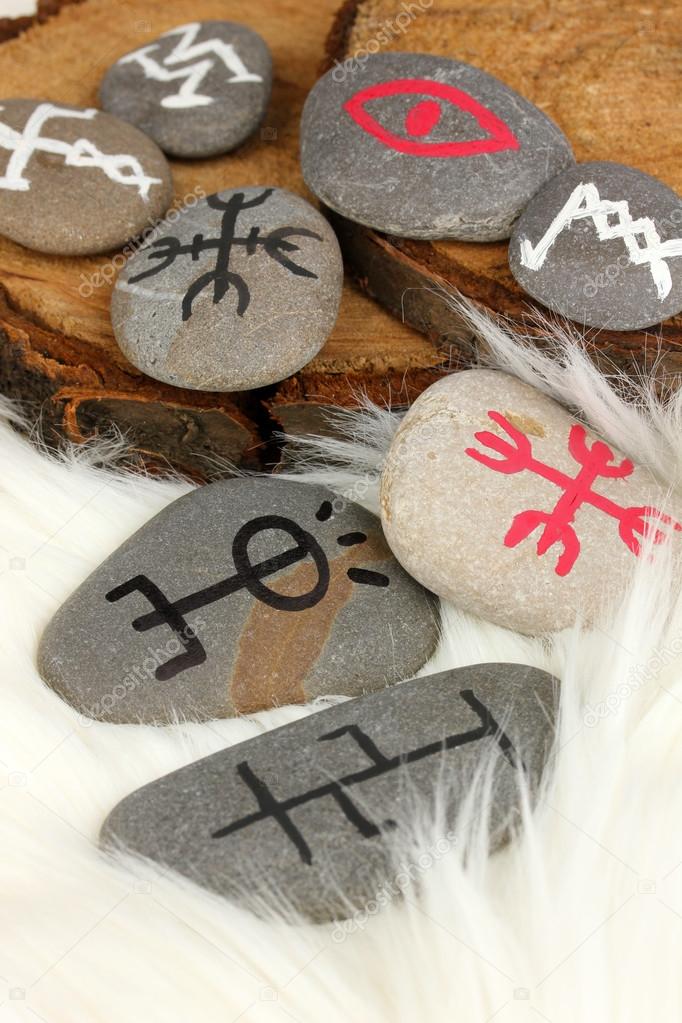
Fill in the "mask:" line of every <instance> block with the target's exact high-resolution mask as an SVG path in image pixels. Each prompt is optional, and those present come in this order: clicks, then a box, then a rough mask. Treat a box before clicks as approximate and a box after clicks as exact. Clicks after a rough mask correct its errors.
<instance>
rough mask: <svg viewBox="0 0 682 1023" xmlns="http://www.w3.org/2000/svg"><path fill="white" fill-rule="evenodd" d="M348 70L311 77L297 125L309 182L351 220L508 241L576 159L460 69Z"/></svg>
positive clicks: (419, 62)
mask: <svg viewBox="0 0 682 1023" xmlns="http://www.w3.org/2000/svg"><path fill="white" fill-rule="evenodd" d="M353 66H356V65H350V64H349V66H348V67H346V66H345V65H340V64H337V65H336V67H335V68H334V69H333V70H331V71H329V72H328V73H327V74H326V75H325V76H324V77H323V78H321V79H320V81H319V82H317V84H316V85H315V86H314V88H313V89H312V91H311V92H310V95H309V96H308V98H307V100H306V103H305V107H304V109H303V117H302V122H301V163H302V167H303V176H304V178H305V180H306V183H307V184H308V186H309V187H310V188H311V189H312V191H313V192H315V194H316V195H317V196H319V198H320V199H321V200H322V201H323V202H324V203H326V205H327V206H329V207H331V208H332V209H334V210H336V211H337V212H338V213H341V214H342V215H343V216H344V217H348V219H350V220H354V221H357V222H358V223H360V224H366V225H367V226H368V227H373V228H376V229H377V230H379V231H384V232H386V233H388V234H395V235H400V236H404V237H407V238H459V239H462V240H464V241H480V242H488V241H495V240H496V239H500V238H508V237H509V235H510V233H511V227H512V224H513V222H514V220H515V219H516V217H518V215H519V213H520V212H521V210H522V209H523V208H524V206H525V205H526V203H527V202H528V200H529V199H530V198H531V196H532V195H534V194H535V192H537V190H538V189H539V188H540V187H541V186H542V185H543V184H544V183H545V182H546V181H548V180H549V179H550V178H551V177H552V176H553V175H554V174H557V173H558V172H559V171H560V170H562V169H563V168H564V167H566V166H567V165H568V164H570V163H572V162H573V155H572V153H571V148H570V145H569V143H568V140H567V139H566V137H565V135H564V134H563V133H562V132H561V131H560V129H559V128H558V127H557V125H556V124H554V122H553V121H551V120H550V119H549V118H548V117H547V116H546V115H545V114H543V113H542V112H541V111H540V110H538V108H537V107H535V106H534V105H533V104H532V103H530V102H529V101H528V100H527V99H524V98H523V97H522V96H519V95H518V93H516V92H514V91H513V90H512V89H509V88H507V86H506V85H504V84H503V83H502V82H500V81H499V80H498V79H497V78H493V77H492V75H489V74H486V73H485V72H484V71H480V70H479V69H478V68H475V67H471V66H470V65H469V64H463V63H460V62H458V61H453V60H448V59H447V58H445V57H435V56H428V55H425V54H417V53H381V54H376V55H375V56H373V57H371V58H370V59H369V60H367V61H366V62H365V63H364V64H363V66H362V70H355V71H353Z"/></svg>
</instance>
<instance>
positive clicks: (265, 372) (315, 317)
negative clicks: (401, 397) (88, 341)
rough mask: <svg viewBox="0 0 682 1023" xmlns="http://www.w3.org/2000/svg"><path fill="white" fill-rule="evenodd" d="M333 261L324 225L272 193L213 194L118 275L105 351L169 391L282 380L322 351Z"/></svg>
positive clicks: (293, 198) (291, 199) (333, 302)
mask: <svg viewBox="0 0 682 1023" xmlns="http://www.w3.org/2000/svg"><path fill="white" fill-rule="evenodd" d="M342 285H343V262H342V259H341V252H340V250H339V244H338V242H337V240H336V235H335V234H334V232H333V231H332V229H331V227H330V226H329V224H328V223H327V221H326V220H325V219H324V217H323V216H322V215H321V214H320V213H319V212H318V211H317V210H316V209H315V208H314V207H313V206H311V205H310V203H308V202H306V201H305V199H302V198H301V197H300V196H298V195H293V194H292V193H291V192H286V191H284V190H283V189H281V188H241V189H238V190H236V189H235V190H232V191H225V192H219V193H217V194H216V195H210V196H208V197H207V198H206V199H202V200H200V201H198V202H196V204H195V205H193V206H187V207H185V208H184V209H183V210H182V211H181V212H180V213H179V214H178V215H177V216H175V217H174V218H172V219H171V218H169V219H168V220H166V221H164V222H163V224H161V225H160V226H159V228H158V229H157V230H156V232H155V233H154V234H153V236H152V237H150V238H149V239H148V240H147V242H146V243H145V245H144V246H143V247H142V248H141V249H140V250H139V251H138V252H136V253H135V255H134V256H133V257H132V258H131V259H130V260H129V262H128V263H127V264H126V266H125V267H124V268H123V270H122V271H121V273H120V274H119V277H118V280H117V281H116V285H115V287H114V292H113V295H112V300H111V319H112V323H113V327H114V333H115V335H116V340H117V341H118V343H119V345H120V347H121V349H122V351H123V352H124V354H125V355H126V356H127V357H128V358H129V359H130V361H131V362H132V363H133V364H134V365H135V366H137V368H138V369H141V370H142V372H143V373H147V374H148V375H149V376H152V377H155V378H156V379H157V380H163V381H164V383H167V384H174V385H175V386H176V387H189V388H194V389H197V390H202V391H242V390H250V389H252V388H255V387H264V386H265V385H267V384H272V383H275V382H276V381H278V380H283V379H284V378H285V377H287V376H289V375H290V374H292V373H296V372H297V371H298V370H299V369H301V368H302V367H303V366H305V365H306V363H308V362H310V360H311V359H312V358H313V357H314V356H315V355H316V354H317V352H318V351H319V350H320V348H321V347H322V345H323V344H324V342H325V341H326V339H327V337H328V335H329V333H330V331H331V330H332V327H333V326H334V323H335V321H336V315H337V312H338V308H339V302H340V300H341V288H342Z"/></svg>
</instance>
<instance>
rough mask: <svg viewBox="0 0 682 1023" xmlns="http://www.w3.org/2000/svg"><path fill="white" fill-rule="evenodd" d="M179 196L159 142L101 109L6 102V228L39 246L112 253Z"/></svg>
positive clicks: (2, 221) (2, 113)
mask: <svg viewBox="0 0 682 1023" xmlns="http://www.w3.org/2000/svg"><path fill="white" fill-rule="evenodd" d="M172 195H173V182H172V179H171V174H170V169H169V167H168V163H167V161H166V158H165V157H164V155H163V153H162V152H161V150H160V149H159V147H158V146H157V145H156V144H155V143H154V142H152V140H151V139H148V138H147V137H146V135H143V134H142V132H140V131H138V130H137V128H133V127H132V125H130V124H126V123H125V122H124V121H119V120H118V118H116V117H111V116H110V115H109V114H103V113H102V111H101V110H95V109H93V108H87V109H81V108H80V107H72V106H69V105H68V104H66V103H50V102H45V101H41V100H35V99H5V100H0V234H3V235H5V236H6V237H7V238H11V239H12V241H15V242H18V243H19V244H20V245H25V246H26V247H27V248H29V249H35V250H36V251H38V252H49V253H54V254H56V255H62V256H76V255H87V254H93V253H97V252H106V251H108V250H109V249H114V248H117V247H118V246H120V245H123V244H124V243H125V242H126V241H128V239H129V238H132V237H133V236H135V235H137V234H140V233H141V232H142V231H144V230H146V229H151V228H152V227H153V225H154V224H155V223H156V222H157V221H158V220H159V219H160V217H162V216H163V215H164V213H165V212H166V210H167V209H168V206H169V204H170V201H171V198H172Z"/></svg>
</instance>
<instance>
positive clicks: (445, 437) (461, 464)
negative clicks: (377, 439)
mask: <svg viewBox="0 0 682 1023" xmlns="http://www.w3.org/2000/svg"><path fill="white" fill-rule="evenodd" d="M381 515H382V523H383V526H384V532H385V535H386V538H387V540H388V543H389V545H390V547H391V549H392V550H393V553H394V554H395V556H396V558H397V559H398V561H400V563H401V564H402V565H403V566H404V568H406V569H407V571H408V572H409V573H410V574H411V575H413V576H414V577H415V578H416V579H418V580H419V581H420V582H421V583H422V584H423V585H424V586H427V587H428V588H429V589H430V590H432V591H433V592H434V593H437V594H438V595H439V596H440V597H445V598H447V599H448V600H451V601H453V603H454V604H456V605H457V606H458V607H460V608H461V609H462V610H465V611H470V612H472V613H473V614H476V615H480V616H481V617H482V618H486V619H488V620H489V621H491V622H495V623H496V624H498V625H503V626H506V627H507V628H510V629H516V630H518V631H520V632H524V633H528V634H530V635H535V634H539V633H543V632H547V631H552V630H556V629H562V628H564V627H566V626H570V625H572V624H573V623H574V622H575V621H576V619H578V618H580V619H582V620H583V621H584V622H587V623H589V622H592V621H594V620H596V619H597V618H598V616H599V614H600V612H601V610H602V609H603V608H604V607H606V606H607V605H608V604H609V603H611V604H612V603H613V602H614V601H617V600H618V599H619V598H621V597H622V596H623V593H624V590H625V588H626V586H627V584H628V581H629V579H630V575H631V572H632V570H633V568H634V566H635V564H636V562H637V558H638V557H639V556H640V555H641V554H642V551H643V550H645V551H650V552H652V553H653V552H655V550H656V547H657V545H660V544H669V545H671V546H672V553H673V556H674V557H675V558H679V556H680V550H681V546H680V545H682V525H680V523H681V522H682V507H681V506H680V502H679V500H676V501H671V500H669V499H668V498H667V495H666V490H665V488H664V487H662V486H661V485H660V483H658V482H657V481H656V480H655V479H654V477H653V476H652V475H651V474H650V472H649V471H648V470H647V469H645V468H643V467H636V466H634V465H633V464H632V462H631V461H629V459H627V458H625V457H624V456H623V455H622V454H621V453H620V452H619V451H618V450H617V449H616V448H615V447H613V445H612V444H610V443H607V442H606V441H604V440H600V439H599V438H598V437H595V436H594V434H593V433H592V432H591V431H590V430H587V429H585V428H584V427H583V426H582V425H581V424H580V423H578V422H576V420H575V419H573V417H572V416H571V415H570V414H569V413H568V412H567V411H566V410H565V409H564V408H562V407H561V406H560V405H558V404H557V403H556V402H554V401H552V400H551V399H550V398H548V397H546V396H545V395H544V394H541V393H540V392H539V391H537V390H535V388H533V387H530V386H529V385H528V384H524V383H521V381H519V380H517V379H516V378H515V377H512V376H509V375H507V374H505V373H499V372H495V371H493V370H477V369H475V370H466V371H464V372H461V373H454V374H452V375H451V376H448V377H445V378H444V379H442V380H440V381H438V382H437V383H435V384H433V385H432V386H431V387H429V388H428V389H427V390H426V391H424V393H423V394H421V395H420V396H419V398H418V399H417V400H416V401H415V403H414V404H413V405H412V407H411V408H410V410H409V412H408V413H407V415H406V416H405V418H404V419H403V421H402V423H401V425H400V426H399V428H398V430H397V432H396V434H395V437H394V439H393V442H392V444H391V447H390V450H389V452H388V456H387V458H386V462H385V465H384V470H383V475H382V481H381ZM645 539H646V542H645Z"/></svg>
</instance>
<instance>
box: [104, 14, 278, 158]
mask: <svg viewBox="0 0 682 1023" xmlns="http://www.w3.org/2000/svg"><path fill="white" fill-rule="evenodd" d="M271 85H272V58H271V56H270V51H269V49H268V47H267V44H266V43H265V40H263V39H262V38H261V37H260V36H259V35H258V33H257V32H254V31H253V30H252V29H250V28H247V27H246V25H238V24H236V23H235V22H233V21H196V22H190V23H189V24H187V25H178V26H177V27H176V28H172V29H170V31H168V32H164V34H163V35H162V36H160V37H159V38H158V39H155V40H153V41H152V42H151V43H147V44H145V45H144V46H141V47H139V48H138V49H137V50H133V51H132V52H131V53H126V54H125V55H124V56H123V57H120V58H119V60H117V61H116V63H115V64H114V65H113V66H112V67H110V68H109V70H108V71H107V73H106V75H105V76H104V78H103V80H102V84H101V85H100V101H101V103H102V106H103V107H104V109H105V110H108V111H110V113H112V114H116V116H117V117H120V118H122V119H123V120H124V121H129V122H130V123H131V124H134V125H136V126H137V127H138V128H140V129H141V131H143V132H145V134H147V135H149V137H150V138H153V139H154V140H155V141H156V142H157V143H158V144H159V146H160V147H161V148H162V149H163V150H164V152H166V153H168V154H169V155H170V156H177V157H181V158H188V157H206V156H217V155H218V154H219V153H226V152H228V151H229V150H231V149H234V148H235V147H236V146H238V145H239V144H240V143H241V142H243V141H244V140H245V139H246V138H248V137H249V135H251V134H252V133H253V132H254V131H255V130H256V128H257V127H258V125H259V124H260V122H261V120H262V118H263V115H264V113H265V110H266V107H267V104H268V100H269V98H270V88H271Z"/></svg>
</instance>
